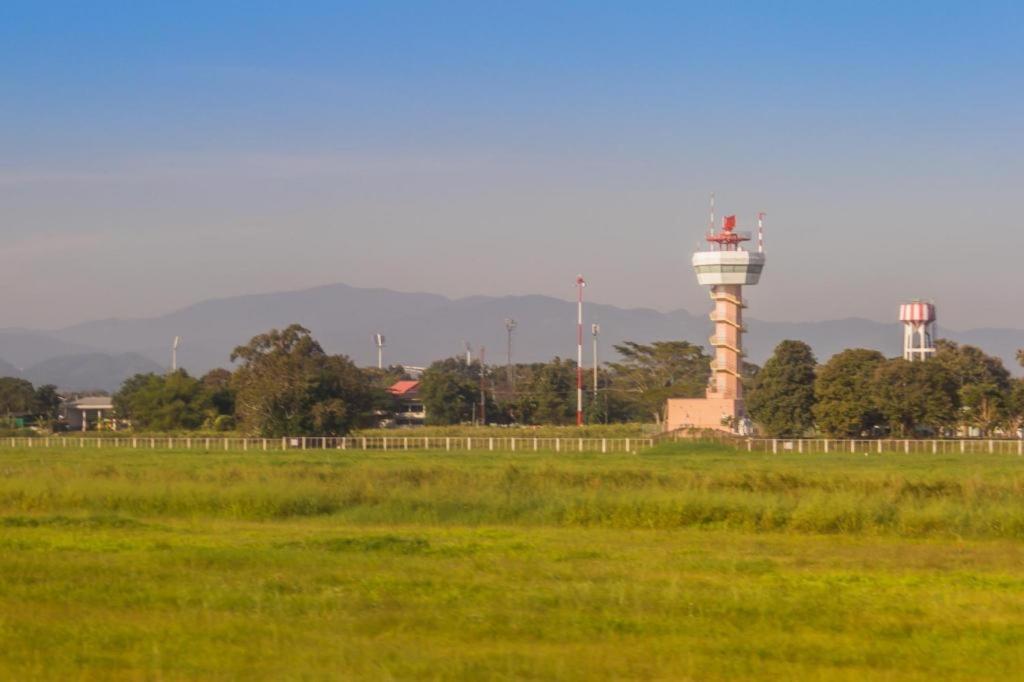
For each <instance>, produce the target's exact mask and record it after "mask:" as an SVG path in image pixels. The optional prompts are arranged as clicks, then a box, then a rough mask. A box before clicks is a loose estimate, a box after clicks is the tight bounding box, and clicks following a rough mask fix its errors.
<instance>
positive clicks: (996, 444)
mask: <svg viewBox="0 0 1024 682" xmlns="http://www.w3.org/2000/svg"><path fill="white" fill-rule="evenodd" d="M692 440H695V439H692V438H684V437H680V436H679V435H677V434H665V435H664V436H663V437H661V438H539V437H538V438H529V437H527V438H521V437H518V436H515V437H514V436H502V437H486V436H473V437H466V436H429V437H424V436H416V437H414V436H386V437H384V436H375V437H365V438H364V437H361V436H356V437H348V438H318V437H290V438H192V437H177V436H175V437H170V436H163V437H133V436H123V437H120V436H110V437H104V438H96V437H92V438H89V437H81V438H76V437H60V436H51V437H49V438H46V437H36V438H25V437H17V438H0V448H4V447H10V448H103V447H107V448H115V449H118V448H124V449H134V450H198V451H229V452H248V451H256V452H260V451H281V450H380V451H393V450H435V451H436V450H441V451H446V452H456V451H476V452H480V451H485V452H486V451H489V452H601V453H608V452H639V451H641V450H645V449H647V448H650V447H652V446H654V444H655V443H656V442H665V441H692ZM696 440H701V439H696ZM705 440H714V441H715V442H718V443H720V444H722V445H725V446H728V447H732V448H735V449H737V450H741V451H743V450H745V451H747V452H762V453H771V454H785V453H800V454H809V455H813V454H826V453H844V452H845V453H854V454H856V453H883V452H888V453H906V454H911V453H930V454H984V453H987V454H1001V455H1024V440H999V439H963V440H939V439H935V440H915V439H892V438H885V439H873V440H866V439H858V440H851V439H835V438H793V439H786V438H740V437H730V436H716V437H713V438H710V439H705Z"/></svg>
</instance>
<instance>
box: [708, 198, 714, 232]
mask: <svg viewBox="0 0 1024 682" xmlns="http://www.w3.org/2000/svg"><path fill="white" fill-rule="evenodd" d="M714 231H715V193H714V192H712V193H711V215H710V216H709V217H708V234H712V233H714Z"/></svg>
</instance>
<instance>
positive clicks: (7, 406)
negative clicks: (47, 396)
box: [0, 377, 37, 417]
mask: <svg viewBox="0 0 1024 682" xmlns="http://www.w3.org/2000/svg"><path fill="white" fill-rule="evenodd" d="M36 412H37V409H36V390H35V388H33V387H32V383H31V382H29V381H26V380H24V379H17V378H15V377H0V415H3V416H5V417H14V416H28V415H34V414H36Z"/></svg>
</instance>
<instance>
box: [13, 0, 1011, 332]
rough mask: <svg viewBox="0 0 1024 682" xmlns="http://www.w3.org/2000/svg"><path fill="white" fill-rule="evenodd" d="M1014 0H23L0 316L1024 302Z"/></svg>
mask: <svg viewBox="0 0 1024 682" xmlns="http://www.w3.org/2000/svg"><path fill="white" fill-rule="evenodd" d="M1022 121H1024V5H1022V4H1021V3H1019V2H1001V3H1000V2H992V3H985V2H980V3H946V2H929V3H919V2H905V3H892V2H870V1H858V2H833V3H821V2H807V3H802V2H795V1H794V2H757V3H753V2H751V3H730V2H715V3H680V2H643V3H637V2H621V3H603V2H585V3H584V2H536V3H534V2H485V1H482V0H477V1H473V2H436V3H431V2H412V3H405V2H386V1H380V0H378V1H376V2H366V3H355V2H350V3H344V2H323V3H321V2H312V1H307V2H302V3H287V2H259V1H256V0H247V1H245V2H230V1H219V2H206V1H202V2H191V1H189V0H177V1H175V2H166V3H162V2H156V1H154V2H145V3H139V2H134V1H133V2H104V1H102V0H93V1H92V2H89V3H82V2H70V1H69V2H46V1H43V0H35V1H33V2H18V1H17V0H5V2H3V3H2V4H0V290H2V291H3V292H4V296H3V297H2V298H0V328H4V327H33V328H58V327H62V326H66V325H70V324H73V323H77V322H80V321H83V320H89V319H97V318H108V317H149V316H156V315H161V314H164V313H167V312H170V311H172V310H174V309H177V308H179V307H183V306H185V305H188V304H191V303H194V302H197V301H200V300H204V299H208V298H215V297H224V296H232V295H238V294H246V293H259V292H272V291H279V290H289V289H300V288H305V287H311V286H317V285H322V284H328V283H334V282H343V283H347V284H351V285H354V286H366V287H387V288H392V289H397V290H403V291H427V292H434V293H441V294H445V295H448V296H452V297H461V296H469V295H477V294H484V295H506V294H531V293H536V294H547V295H551V296H557V297H560V298H566V299H569V298H572V297H573V296H574V289H573V283H574V279H575V276H576V274H577V273H578V272H579V273H583V275H584V276H585V277H586V278H587V280H588V282H589V288H588V293H587V295H588V297H589V298H590V299H591V300H595V301H600V302H603V303H611V304H615V305H620V306H629V307H648V308H656V309H659V310H665V311H667V310H673V309H678V308H686V309H688V310H690V311H694V312H699V311H702V310H703V309H705V308H706V307H707V305H708V302H707V293H706V292H705V291H702V290H701V288H700V287H698V286H697V284H696V280H695V277H694V275H693V273H692V270H691V268H690V262H689V261H690V254H691V252H692V251H693V250H694V249H695V248H696V247H697V245H698V243H699V242H700V240H701V238H702V234H703V232H704V231H705V229H706V225H707V220H708V216H707V213H708V207H707V203H708V195H709V193H710V192H712V191H713V192H715V193H716V197H717V204H718V209H719V213H720V214H728V213H734V214H736V215H737V216H738V222H739V224H740V228H748V229H749V228H750V227H751V226H752V225H753V222H754V217H755V216H756V214H757V212H758V211H764V212H766V213H767V219H766V224H765V230H766V252H767V259H768V262H767V266H766V269H765V273H764V275H763V277H762V280H761V284H760V285H759V286H758V287H756V289H752V290H750V291H749V292H748V298H749V300H750V310H749V311H748V314H749V315H750V316H751V317H755V318H758V319H764V320H786V321H811V320H821V319H836V318H844V317H853V316H858V317H866V318H870V319H875V320H880V321H888V320H895V319H896V314H897V312H898V304H899V303H900V302H901V301H906V300H910V299H913V298H923V299H927V300H933V301H935V303H936V305H937V306H938V314H939V322H940V324H941V325H942V326H945V327H947V328H951V329H961V330H962V329H968V328H973V327H985V326H993V327H1015V328H1022V327H1024V319H1022V318H1021V312H1020V311H1021V307H1020V306H1019V303H1018V297H1019V295H1020V292H1021V291H1022V290H1024V274H1022V268H1021V266H1020V260H1021V258H1020V255H1021V253H1022V252H1024V227H1022V226H1021V225H1019V216H1020V213H1021V203H1022V200H1024V192H1022V188H1024V130H1022Z"/></svg>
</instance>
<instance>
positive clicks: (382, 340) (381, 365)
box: [373, 332, 386, 369]
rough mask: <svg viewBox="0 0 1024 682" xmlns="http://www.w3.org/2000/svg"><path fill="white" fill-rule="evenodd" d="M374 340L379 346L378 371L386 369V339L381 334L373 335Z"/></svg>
mask: <svg viewBox="0 0 1024 682" xmlns="http://www.w3.org/2000/svg"><path fill="white" fill-rule="evenodd" d="M373 340H374V342H375V343H376V344H377V369H384V343H385V342H386V339H385V338H384V335H383V334H381V333H380V332H378V333H376V334H374V335H373Z"/></svg>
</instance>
